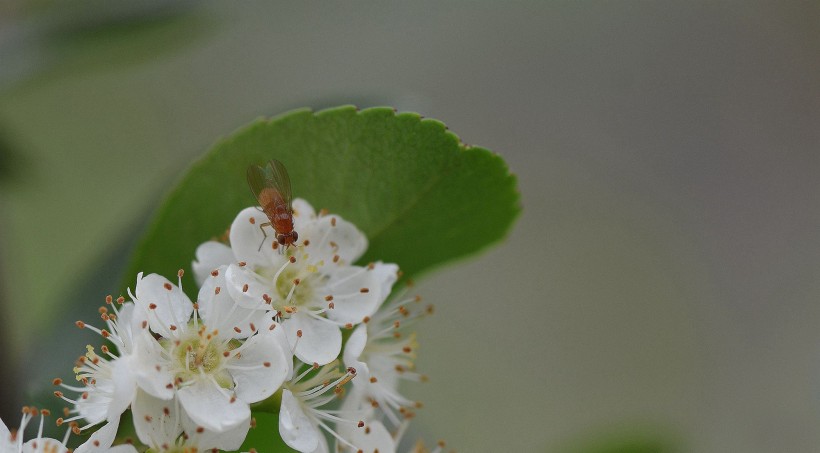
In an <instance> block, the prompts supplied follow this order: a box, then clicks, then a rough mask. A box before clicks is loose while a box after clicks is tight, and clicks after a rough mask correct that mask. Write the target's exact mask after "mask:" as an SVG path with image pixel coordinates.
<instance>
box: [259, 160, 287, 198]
mask: <svg viewBox="0 0 820 453" xmlns="http://www.w3.org/2000/svg"><path fill="white" fill-rule="evenodd" d="M265 176H266V177H267V180H268V181H271V183H272V184H273V187H274V188H275V189H276V190H278V191H279V193H280V194H281V195H282V198H284V199H285V202H286V203H287V204H288V208H290V207H291V202H292V201H293V192H292V191H291V189H290V176H288V170H287V169H286V168H285V164H283V163H282V162H280V161H278V160H276V159H271V160H270V161H268V164H267V165H266V166H265Z"/></svg>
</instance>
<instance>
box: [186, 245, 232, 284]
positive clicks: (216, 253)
mask: <svg viewBox="0 0 820 453" xmlns="http://www.w3.org/2000/svg"><path fill="white" fill-rule="evenodd" d="M234 261H236V258H234V255H233V250H231V248H230V247H228V246H227V245H225V244H223V243H221V242H216V241H208V242H203V243H202V244H200V245H199V247H197V248H196V259H195V260H194V261H193V262H192V263H191V268H192V269H193V270H194V279H195V280H196V284H197V285H199V286H202V283H203V282H204V281H205V279H206V278H208V277H209V276H210V275H211V271H213V270H214V269H216V268H218V267H220V266H227V265H228V264H231V263H233V262H234Z"/></svg>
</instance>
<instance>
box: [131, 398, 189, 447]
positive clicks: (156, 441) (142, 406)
mask: <svg viewBox="0 0 820 453" xmlns="http://www.w3.org/2000/svg"><path fill="white" fill-rule="evenodd" d="M177 406H178V403H177V401H176V400H173V399H171V400H161V399H159V398H155V397H153V396H151V395H149V394H148V393H145V392H143V391H139V392H138V393H137V397H136V399H134V404H132V405H131V410H132V412H133V414H134V417H133V418H134V428H135V429H136V431H137V437H139V439H140V441H141V442H142V443H144V444H146V445H149V446H153V447H158V446H161V445H164V444H165V445H174V442H175V441H176V438H177V436H179V435H180V434H182V425H181V424H180V422H179V412H178V410H177Z"/></svg>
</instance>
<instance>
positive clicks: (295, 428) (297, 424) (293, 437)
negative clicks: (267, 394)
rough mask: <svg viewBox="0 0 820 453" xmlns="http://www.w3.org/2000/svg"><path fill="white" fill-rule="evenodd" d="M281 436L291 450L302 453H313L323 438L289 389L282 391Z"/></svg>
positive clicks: (280, 411)
mask: <svg viewBox="0 0 820 453" xmlns="http://www.w3.org/2000/svg"><path fill="white" fill-rule="evenodd" d="M279 435H280V436H282V440H284V441H285V443H286V444H288V446H289V447H290V448H293V449H294V450H298V451H300V452H302V453H313V452H314V451H315V450H316V449H317V448H319V438H323V436H322V433H321V432H320V431H319V429H318V428H317V427H316V426H315V425H314V424H313V422H312V421H311V420H310V419H309V418H308V416H307V415H305V413H304V411H303V410H302V408H301V406H300V405H299V401H298V400H297V399H296V398H295V397H294V396H293V394H292V393H291V392H290V390H288V389H284V390H282V406H281V408H280V410H279Z"/></svg>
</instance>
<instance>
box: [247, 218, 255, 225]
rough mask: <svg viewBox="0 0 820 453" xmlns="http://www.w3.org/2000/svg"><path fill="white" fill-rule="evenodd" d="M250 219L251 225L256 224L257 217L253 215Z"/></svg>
mask: <svg viewBox="0 0 820 453" xmlns="http://www.w3.org/2000/svg"><path fill="white" fill-rule="evenodd" d="M248 221H249V222H251V225H255V224H256V219H254V218H253V217H251V218H250V219H248Z"/></svg>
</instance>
